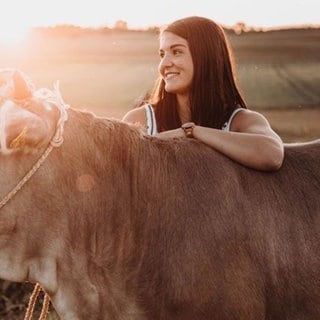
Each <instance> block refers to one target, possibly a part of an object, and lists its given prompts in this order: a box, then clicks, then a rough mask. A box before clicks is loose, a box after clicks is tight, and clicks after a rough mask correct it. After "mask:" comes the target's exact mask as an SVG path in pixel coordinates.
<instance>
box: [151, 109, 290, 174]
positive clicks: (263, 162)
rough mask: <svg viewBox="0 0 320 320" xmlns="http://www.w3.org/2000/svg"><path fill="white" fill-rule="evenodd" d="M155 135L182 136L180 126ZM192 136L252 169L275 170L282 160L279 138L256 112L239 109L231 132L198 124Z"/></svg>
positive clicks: (160, 136)
mask: <svg viewBox="0 0 320 320" xmlns="http://www.w3.org/2000/svg"><path fill="white" fill-rule="evenodd" d="M157 136H158V137H159V138H162V139H167V138H172V137H183V136H184V132H183V130H182V129H180V128H179V129H175V130H170V131H166V132H162V133H159V134H158V135H157ZM193 136H194V138H196V139H198V140H200V141H202V142H203V143H205V144H207V145H208V146H210V147H212V148H214V149H215V150H217V151H219V152H221V153H222V154H224V155H226V156H227V157H229V158H231V159H233V160H235V161H237V162H239V163H241V164H243V165H245V166H248V167H251V168H254V169H257V170H265V171H275V170H278V169H279V168H280V167H281V165H282V162H283V157H284V150H283V143H282V141H281V139H280V137H279V136H278V135H277V134H276V133H275V132H274V131H273V130H272V129H271V127H270V125H269V123H268V121H267V119H266V118H265V117H264V116H263V115H261V114H260V113H257V112H254V111H250V110H243V111H241V112H238V113H237V115H236V116H235V117H234V119H233V121H232V124H231V131H229V132H227V131H223V130H217V129H212V128H206V127H201V126H195V127H194V129H193Z"/></svg>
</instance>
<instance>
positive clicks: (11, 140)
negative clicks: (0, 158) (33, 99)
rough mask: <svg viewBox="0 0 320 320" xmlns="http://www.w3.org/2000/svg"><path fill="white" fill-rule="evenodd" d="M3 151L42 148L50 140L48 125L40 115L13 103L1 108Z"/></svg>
mask: <svg viewBox="0 0 320 320" xmlns="http://www.w3.org/2000/svg"><path fill="white" fill-rule="evenodd" d="M0 130H1V131H0V142H1V151H2V152H10V151H13V150H17V149H23V148H27V147H29V148H27V149H28V150H30V147H31V148H35V147H40V146H43V145H45V144H47V143H48V142H49V140H50V130H49V128H48V127H47V123H46V122H45V121H44V120H43V119H41V118H40V117H39V116H38V115H36V114H34V113H32V112H30V111H28V110H26V109H23V108H21V107H19V106H17V105H16V104H14V103H12V102H7V103H6V105H5V106H2V107H1V113H0Z"/></svg>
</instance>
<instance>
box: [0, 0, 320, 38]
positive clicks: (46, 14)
mask: <svg viewBox="0 0 320 320" xmlns="http://www.w3.org/2000/svg"><path fill="white" fill-rule="evenodd" d="M1 13H2V14H1V19H0V41H1V38H4V37H7V38H10V37H12V38H13V37H14V35H18V34H19V33H22V32H23V31H25V30H26V29H28V28H30V27H37V26H54V25H59V24H73V25H77V26H82V27H101V26H108V27H113V26H114V23H115V22H116V21H117V20H124V21H126V22H127V24H128V27H129V28H147V27H150V26H159V25H164V24H167V23H170V22H172V21H173V20H176V19H179V18H182V17H185V16H190V15H199V16H205V17H208V18H211V19H213V20H215V21H216V22H218V23H220V24H222V25H224V26H232V25H234V24H236V23H237V22H244V23H246V24H247V25H248V26H253V27H265V28H268V27H282V26H288V25H301V24H317V25H319V24H320V0H265V1H259V0H219V1H217V0H159V1H154V0H113V1H110V0H8V1H4V0H3V1H2V6H1Z"/></svg>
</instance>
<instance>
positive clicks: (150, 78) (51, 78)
mask: <svg viewBox="0 0 320 320" xmlns="http://www.w3.org/2000/svg"><path fill="white" fill-rule="evenodd" d="M66 30H67V31H68V29H66ZM227 37H228V38H229V41H230V44H231V47H232V49H233V51H234V59H235V66H236V74H237V79H238V84H239V87H240V89H241V91H242V92H243V95H244V97H245V99H246V101H247V103H248V106H249V107H250V108H251V109H254V110H258V111H260V112H262V113H263V114H264V115H265V116H266V117H267V118H268V119H269V120H270V122H271V124H272V126H273V128H274V129H275V130H276V131H277V132H278V133H279V134H280V135H281V137H282V138H283V139H284V140H285V141H306V140H310V139H315V138H318V137H319V136H320V126H319V121H320V90H319V88H320V54H319V53H320V29H297V30H295V29H291V30H279V31H269V32H253V31H252V32H245V33H242V34H240V35H236V34H235V33H234V32H233V31H231V30H228V31H227ZM157 39H158V35H157V33H156V32H152V31H114V30H106V31H105V32H102V31H101V30H100V31H99V30H96V31H94V30H90V31H88V30H84V31H82V32H80V31H78V30H77V32H72V29H71V31H70V30H69V31H68V34H63V33H62V32H60V33H57V34H54V33H53V31H52V30H46V31H44V30H42V31H41V32H40V31H38V32H34V33H33V34H30V36H29V38H28V39H26V41H25V42H24V43H21V44H20V45H19V46H18V47H11V48H0V49H1V51H0V52H1V53H0V67H9V66H10V67H18V68H20V69H22V70H23V71H25V72H27V73H28V74H30V76H31V78H32V79H34V80H35V81H36V83H37V84H39V85H41V86H46V87H52V85H53V83H54V82H55V81H56V80H60V87H61V91H62V94H63V96H64V98H65V100H66V101H67V102H68V103H69V104H71V105H72V106H73V107H75V108H80V109H87V110H91V111H93V112H94V113H96V114H98V115H102V116H108V117H115V118H121V117H122V116H123V115H124V114H125V113H126V112H127V111H128V110H129V109H130V108H132V107H133V106H134V105H135V104H136V103H137V101H138V99H139V98H140V97H141V96H143V95H144V94H145V93H146V92H147V91H148V90H149V89H151V88H152V86H153V83H154V80H155V79H156V77H157V64H158V40H157Z"/></svg>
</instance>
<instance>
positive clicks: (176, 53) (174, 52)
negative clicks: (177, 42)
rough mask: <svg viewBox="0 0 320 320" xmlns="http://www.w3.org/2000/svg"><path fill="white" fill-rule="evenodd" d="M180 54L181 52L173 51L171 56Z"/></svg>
mask: <svg viewBox="0 0 320 320" xmlns="http://www.w3.org/2000/svg"><path fill="white" fill-rule="evenodd" d="M181 53H182V51H181V50H173V54H174V55H175V56H176V55H178V54H181Z"/></svg>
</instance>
